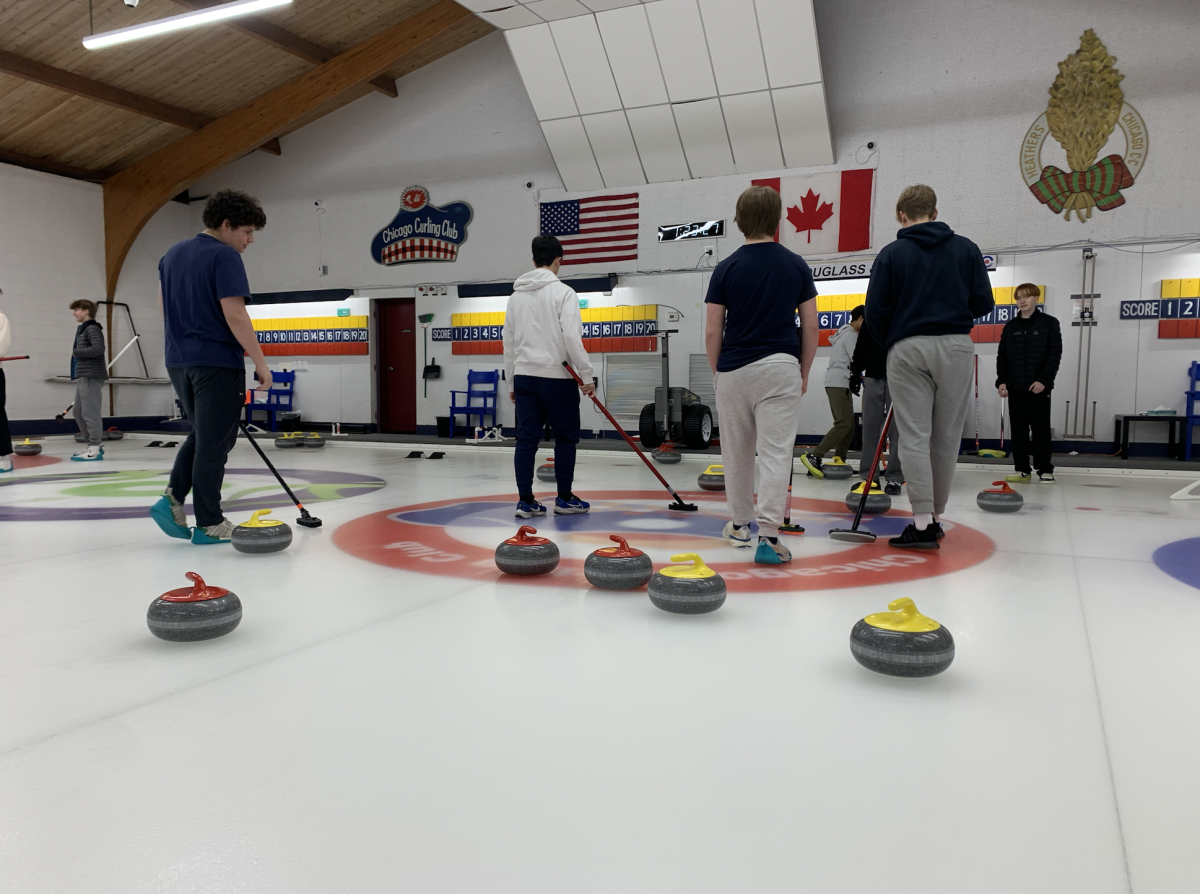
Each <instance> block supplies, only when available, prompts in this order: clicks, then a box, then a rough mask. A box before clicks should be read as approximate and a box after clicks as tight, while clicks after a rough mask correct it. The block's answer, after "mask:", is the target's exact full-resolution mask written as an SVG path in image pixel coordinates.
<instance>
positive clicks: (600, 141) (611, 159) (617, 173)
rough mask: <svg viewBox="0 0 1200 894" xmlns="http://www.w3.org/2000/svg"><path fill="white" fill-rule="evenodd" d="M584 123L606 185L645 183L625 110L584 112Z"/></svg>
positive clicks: (639, 184) (636, 184)
mask: <svg viewBox="0 0 1200 894" xmlns="http://www.w3.org/2000/svg"><path fill="white" fill-rule="evenodd" d="M583 126H584V128H586V129H587V135H588V140H589V141H590V142H591V144H592V152H593V153H595V156H596V163H597V164H598V165H599V166H600V175H601V176H602V177H603V178H604V185H605V186H606V187H613V186H641V185H642V184H644V183H645V182H646V176H645V174H643V173H642V163H641V161H639V160H638V153H637V147H636V146H634V145H633V136H632V135H631V134H630V132H629V123H628V122H627V121H626V120H625V113H624V112H604V113H603V114H601V115H585V116H584V118H583Z"/></svg>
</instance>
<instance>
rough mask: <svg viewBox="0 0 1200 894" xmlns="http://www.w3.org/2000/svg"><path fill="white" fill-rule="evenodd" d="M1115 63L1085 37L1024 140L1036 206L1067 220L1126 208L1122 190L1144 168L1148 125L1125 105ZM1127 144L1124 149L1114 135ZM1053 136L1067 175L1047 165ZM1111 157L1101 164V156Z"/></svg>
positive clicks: (1025, 172)
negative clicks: (1046, 152)
mask: <svg viewBox="0 0 1200 894" xmlns="http://www.w3.org/2000/svg"><path fill="white" fill-rule="evenodd" d="M1116 61H1117V60H1116V59H1115V58H1114V57H1113V56H1110V55H1109V53H1108V49H1107V48H1106V47H1105V46H1104V44H1103V43H1101V42H1100V38H1098V37H1097V36H1096V34H1095V32H1093V31H1092V30H1091V29H1088V30H1087V31H1085V32H1084V33H1083V37H1082V38H1080V41H1079V50H1078V51H1077V52H1075V53H1072V54H1071V55H1070V56H1068V57H1067V58H1066V59H1064V60H1063V61H1062V62H1060V63H1058V77H1057V78H1055V79H1054V84H1053V86H1051V87H1050V103H1049V105H1048V106H1047V108H1046V111H1045V112H1043V113H1042V114H1041V115H1040V116H1039V117H1038V119H1037V120H1036V121H1034V122H1033V126H1032V127H1030V128H1029V130H1028V132H1026V134H1025V140H1024V142H1023V143H1022V144H1021V176H1022V177H1023V178H1024V179H1025V184H1026V185H1027V186H1028V187H1029V189H1030V191H1031V192H1032V193H1033V194H1034V196H1035V197H1036V198H1037V200H1038V201H1039V202H1041V203H1042V204H1043V205H1046V206H1047V207H1048V208H1049V209H1050V210H1051V211H1053V212H1054V213H1055V214H1062V215H1063V219H1064V220H1070V219H1071V212H1075V216H1076V218H1077V219H1078V220H1079V221H1080V222H1086V221H1087V220H1089V219H1090V218H1091V216H1092V209H1093V208H1096V209H1099V210H1100V211H1111V210H1112V209H1114V208H1119V207H1120V206H1121V205H1124V204H1125V197H1124V196H1123V195H1122V194H1121V190H1123V189H1129V188H1130V187H1132V186H1133V184H1134V181H1136V180H1137V177H1138V174H1140V173H1141V171H1142V167H1143V166H1144V165H1145V164H1146V153H1147V152H1148V151H1149V148H1150V138H1149V136H1148V134H1147V132H1146V122H1145V121H1143V120H1142V116H1141V115H1139V114H1138V112H1137V110H1136V109H1135V108H1134V107H1133V106H1131V105H1130V104H1129V103H1127V102H1126V101H1125V94H1124V92H1123V91H1122V90H1121V81H1122V80H1123V79H1124V77H1125V76H1124V75H1123V74H1121V73H1120V72H1118V71H1117V69H1116V65H1115V63H1116ZM1118 128H1119V129H1120V132H1121V136H1122V137H1124V146H1122V145H1121V140H1120V138H1119V137H1115V136H1114V135H1115V133H1116V131H1117V129H1118ZM1047 136H1053V137H1054V139H1055V140H1056V141H1057V142H1058V145H1059V146H1060V147H1062V150H1063V151H1064V152H1065V153H1066V163H1067V168H1068V169H1067V170H1064V169H1063V168H1060V167H1058V166H1056V165H1053V164H1047V165H1044V166H1043V158H1042V155H1043V148H1044V147H1045V144H1046V137H1047ZM1106 149H1109V150H1112V149H1124V151H1123V152H1121V151H1109V152H1108V154H1106V155H1104V156H1103V157H1102V158H1100V159H1099V161H1097V158H1098V157H1100V154H1101V152H1103V151H1104V150H1106Z"/></svg>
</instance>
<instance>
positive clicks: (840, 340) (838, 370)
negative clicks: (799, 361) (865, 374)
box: [825, 323, 858, 388]
mask: <svg viewBox="0 0 1200 894" xmlns="http://www.w3.org/2000/svg"><path fill="white" fill-rule="evenodd" d="M829 344H830V346H831V347H832V348H833V350H831V351H830V352H829V367H828V368H827V369H826V370H825V387H826V388H849V387H850V363H851V360H852V359H853V357H854V346H855V345H856V344H858V332H856V331H855V329H854V327H853V326H851V325H850V324H849V323H847V324H846V325H845V326H843V327H842V328H841V329H839V330H838V331H837V332H835V333H833V335H832V336H830V339H829Z"/></svg>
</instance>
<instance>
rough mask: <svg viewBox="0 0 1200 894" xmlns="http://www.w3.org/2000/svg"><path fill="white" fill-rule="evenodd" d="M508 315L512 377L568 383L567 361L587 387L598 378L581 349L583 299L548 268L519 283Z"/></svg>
mask: <svg viewBox="0 0 1200 894" xmlns="http://www.w3.org/2000/svg"><path fill="white" fill-rule="evenodd" d="M513 288H514V289H515V291H514V292H513V293H512V296H511V297H510V298H509V299H508V307H507V309H506V310H505V313H504V372H505V375H506V377H507V378H508V390H509V391H512V390H513V376H540V377H542V378H544V379H569V378H571V374H570V373H569V372H567V371H566V369H564V368H563V365H562V362H563V361H564V360H567V361H569V362H570V364H571V366H573V367H574V368H575V371H576V372H577V373H579V377H580V378H581V379H583V381H584V382H587V383H590V382H591V381H592V376H593V375H595V372H594V370H593V369H592V362H591V361H590V360H589V359H588V355H587V351H585V350H584V349H583V319H582V317H580V315H579V296H578V295H576V294H575V290H574V289H572V288H571V287H570V286H568V285H566V284H565V283H563V282H562V281H560V280H559V278H558V277H557V276H555V275H554V274H553V273H552V272H551V271H550V270H549V269H548V268H546V267H539V268H537V269H536V270H533V271H531V272H529V273H526V274H525V275H524V276H522V277H521V278H520V279H518V280H517V281H516V282H515V283H513Z"/></svg>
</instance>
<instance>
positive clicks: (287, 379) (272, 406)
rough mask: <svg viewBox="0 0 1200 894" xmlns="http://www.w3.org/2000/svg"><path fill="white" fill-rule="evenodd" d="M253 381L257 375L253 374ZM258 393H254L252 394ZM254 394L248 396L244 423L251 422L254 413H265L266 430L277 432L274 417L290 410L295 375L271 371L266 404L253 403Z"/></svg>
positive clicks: (294, 386) (294, 389)
mask: <svg viewBox="0 0 1200 894" xmlns="http://www.w3.org/2000/svg"><path fill="white" fill-rule="evenodd" d="M254 381H256V382H257V381H258V373H255V374H254ZM260 393H261V392H254V394H260ZM254 394H252V395H251V396H250V399H251V403H248V404H246V422H247V423H251V422H253V421H254V414H255V413H266V414H267V419H266V423H267V428H268V429H269V430H270V431H278V425H277V423H276V416H277V415H278V414H279V413H287V412H291V410H292V400H293V398H294V397H295V396H296V374H295V373H294V372H275V371H274V370H272V371H271V387H270V388H269V389H268V390H267V400H266V403H261V404H260V403H257V402H255V401H254Z"/></svg>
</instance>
